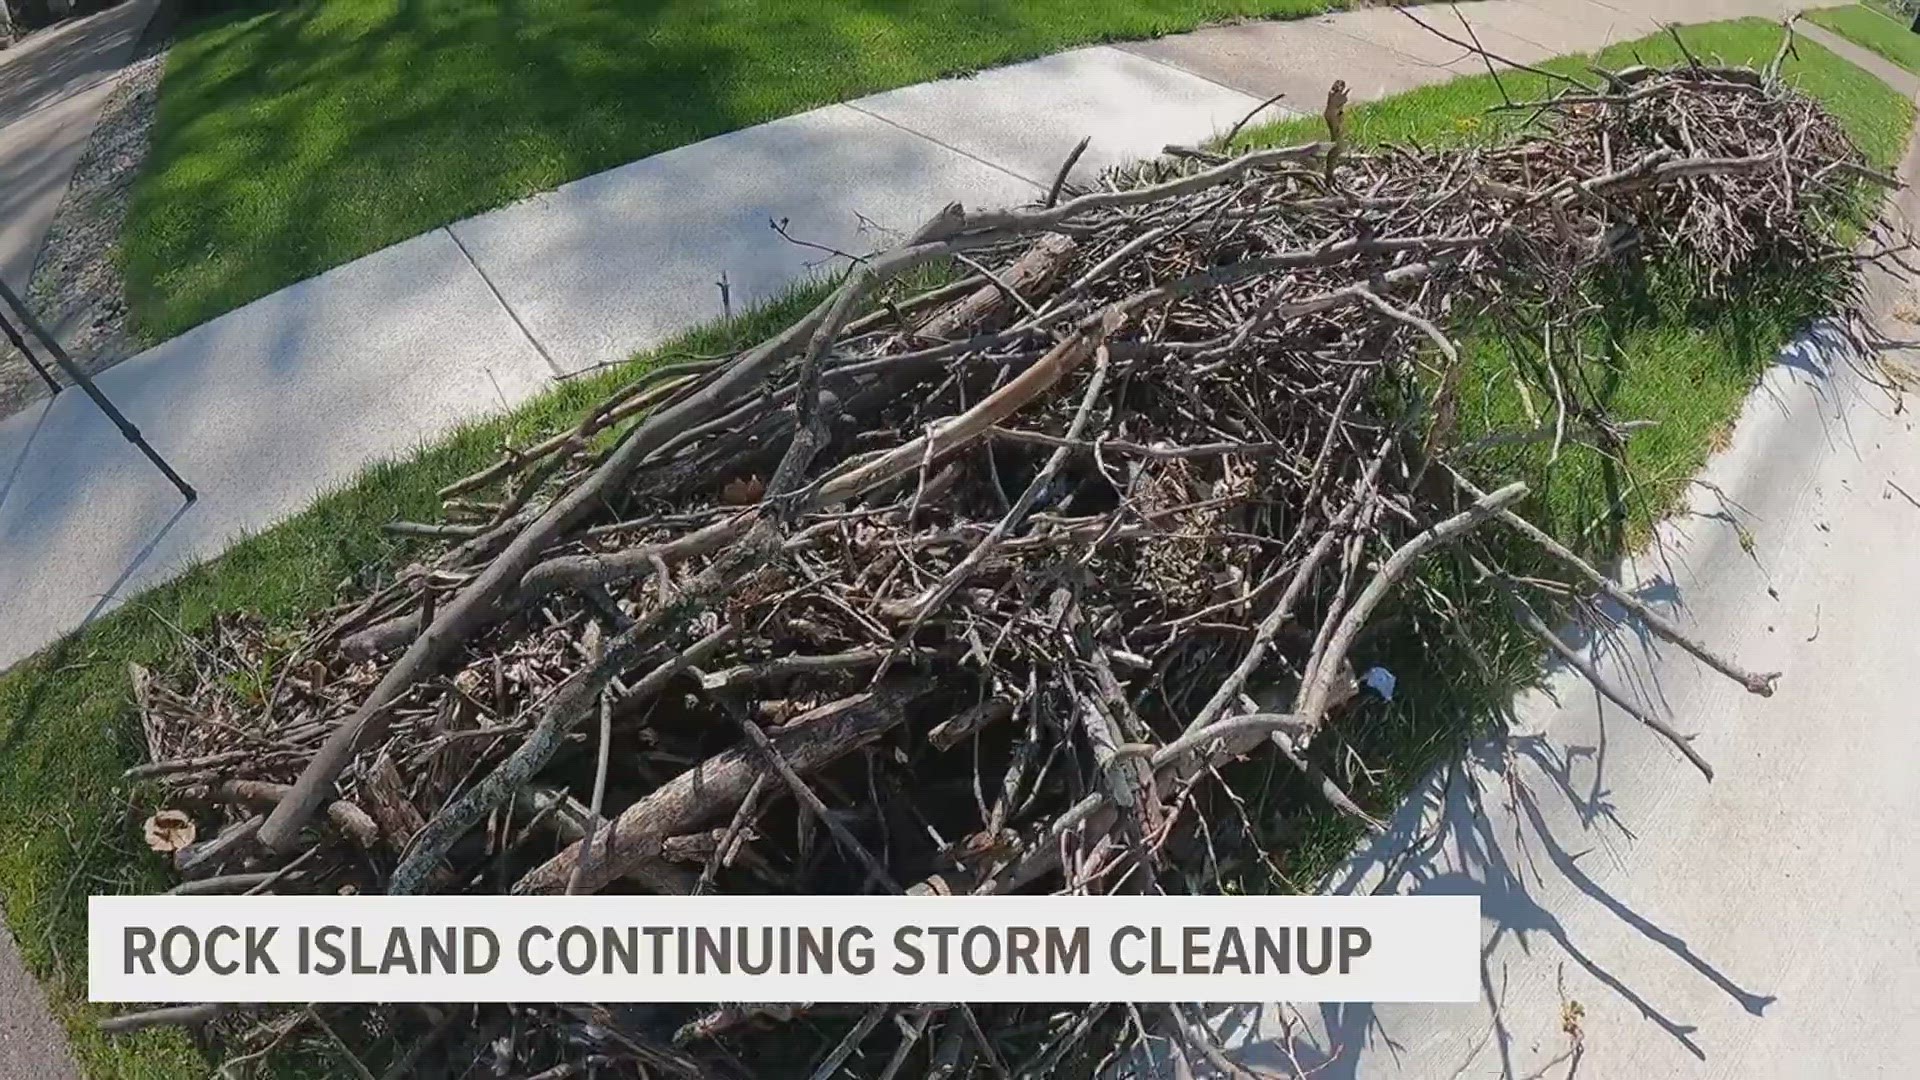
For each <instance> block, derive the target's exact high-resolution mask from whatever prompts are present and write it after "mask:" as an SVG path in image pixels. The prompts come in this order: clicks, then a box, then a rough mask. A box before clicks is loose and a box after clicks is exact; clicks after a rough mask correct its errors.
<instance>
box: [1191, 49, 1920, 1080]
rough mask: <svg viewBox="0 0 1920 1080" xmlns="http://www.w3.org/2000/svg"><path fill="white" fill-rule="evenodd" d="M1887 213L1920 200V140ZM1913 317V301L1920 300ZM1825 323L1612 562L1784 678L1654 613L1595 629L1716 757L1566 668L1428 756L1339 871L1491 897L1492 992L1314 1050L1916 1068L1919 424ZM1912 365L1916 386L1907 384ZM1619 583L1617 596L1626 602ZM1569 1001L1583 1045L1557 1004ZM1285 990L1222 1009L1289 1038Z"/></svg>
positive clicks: (1777, 1074) (1378, 1070)
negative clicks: (1281, 1005) (1435, 761)
mask: <svg viewBox="0 0 1920 1080" xmlns="http://www.w3.org/2000/svg"><path fill="white" fill-rule="evenodd" d="M1801 30H1802V32H1803V33H1805V34H1806V36H1808V37H1811V38H1814V39H1816V40H1818V41H1819V42H1820V43H1821V44H1823V45H1826V46H1828V47H1830V48H1833V49H1835V50H1836V51H1838V52H1840V53H1842V55H1845V56H1846V57H1847V58H1848V59H1850V60H1853V61H1854V62H1855V63H1858V64H1860V65H1861V66H1862V67H1865V68H1867V69H1868V70H1871V71H1874V72H1875V73H1876V74H1878V75H1880V76H1881V77H1882V78H1884V79H1886V80H1887V81H1888V82H1889V83H1890V84H1891V85H1893V86H1895V87H1896V88H1897V89H1900V90H1902V91H1903V92H1905V93H1907V94H1909V95H1916V94H1920V80H1917V79H1916V78H1915V77H1914V76H1913V75H1912V74H1911V73H1909V72H1907V71H1906V70H1904V69H1902V68H1899V67H1896V66H1894V65H1892V64H1889V63H1887V62H1886V61H1884V60H1881V59H1880V58H1879V57H1877V56H1874V55H1873V54H1871V53H1868V52H1866V51H1865V50H1863V49H1860V48H1858V47H1857V46H1854V45H1852V44H1850V43H1848V42H1846V41H1844V40H1841V39H1838V38H1836V37H1834V36H1833V35H1831V34H1828V33H1826V32H1825V31H1822V30H1820V29H1819V28H1818V27H1810V26H1807V25H1806V24H1804V23H1803V24H1802V26H1801ZM1902 178H1903V179H1904V180H1905V182H1906V184H1907V185H1908V186H1907V187H1906V188H1905V190H1904V191H1902V192H1901V193H1900V195H1899V197H1898V202H1897V204H1896V206H1895V221H1896V223H1897V224H1899V225H1902V226H1904V227H1906V228H1909V229H1912V228H1914V227H1916V225H1920V144H1915V145H1911V146H1909V149H1908V156H1907V159H1906V162H1905V163H1904V166H1903V168H1902ZM1915 296H1916V284H1915V282H1914V281H1912V280H1901V279H1897V278H1895V277H1893V276H1890V275H1884V274H1882V275H1877V276H1876V277H1875V278H1874V279H1873V282H1872V291H1871V306H1872V309H1873V310H1874V312H1875V313H1876V314H1877V315H1878V316H1879V318H1878V320H1877V322H1878V324H1879V330H1880V332H1881V333H1883V334H1884V335H1886V336H1887V337H1888V338H1889V339H1891V340H1892V341H1894V342H1896V343H1899V344H1904V345H1905V347H1895V348H1892V349H1890V350H1888V351H1886V352H1884V353H1883V354H1882V355H1883V358H1885V359H1886V360H1887V361H1888V362H1889V363H1891V364H1893V365H1897V366H1899V367H1902V368H1904V370H1905V371H1906V372H1907V374H1908V377H1909V378H1912V377H1915V376H1916V375H1920V341H1917V340H1915V339H1916V338H1920V334H1916V332H1915V327H1914V326H1913V325H1912V323H1911V322H1910V321H1903V320H1902V319H1901V318H1898V317H1896V316H1894V315H1893V314H1892V313H1893V312H1896V311H1901V310H1903V309H1905V310H1907V311H1910V310H1911V308H1912V305H1913V303H1914V299H1915ZM1909 319H1910V316H1909ZM1858 361H1859V358H1857V357H1855V356H1853V355H1851V354H1850V353H1849V351H1848V350H1847V348H1846V347H1845V345H1844V342H1843V341H1842V340H1841V339H1840V338H1839V337H1838V336H1837V335H1836V334H1834V333H1832V332H1831V331H1830V330H1821V329H1818V328H1816V330H1814V331H1813V332H1810V333H1808V334H1806V335H1804V336H1803V337H1802V338H1801V339H1800V340H1798V341H1796V342H1795V343H1794V344H1793V345H1792V346H1790V347H1789V348H1788V350H1787V351H1786V352H1785V353H1784V354H1783V355H1782V356H1781V357H1780V360H1779V363H1778V364H1777V365H1776V366H1775V367H1774V368H1773V369H1772V370H1771V371H1770V372H1769V373H1768V375H1767V376H1766V378H1765V379H1764V380H1763V381H1762V383H1761V385H1760V387H1759V388H1757V389H1756V390H1755V391H1754V393H1753V394H1752V395H1750V396H1749V398H1748V402H1747V406H1746V411H1745V414H1744V415H1743V417H1742V418H1741V421H1740V423H1739V425H1738V427H1737V428H1736V430H1735V432H1734V435H1733V438H1732V441H1731V443H1730V444H1729V446H1728V447H1727V448H1726V449H1725V450H1724V451H1722V452H1721V453H1720V454H1719V455H1717V456H1716V457H1715V458H1714V459H1713V460H1712V461H1711V462H1710V463H1709V465H1708V467H1707V469H1706V470H1705V472H1704V473H1703V474H1702V476H1701V477H1700V480H1701V483H1700V484H1698V485H1697V486H1696V487H1695V488H1694V492H1693V494H1694V497H1693V499H1692V502H1691V506H1690V508H1689V511H1688V512H1687V513H1684V514H1681V515H1678V516H1676V517H1675V518H1674V519H1672V520H1671V521H1669V522H1668V523H1667V524H1666V525H1664V526H1663V527H1662V528H1661V529H1660V530H1659V533H1658V538H1657V540H1656V542H1655V543H1654V544H1653V545H1651V546H1650V548H1649V549H1648V551H1647V552H1645V553H1643V554H1642V555H1641V557H1640V558H1638V559H1637V560H1635V561H1633V562H1632V563H1630V564H1629V565H1628V566H1627V567H1625V568H1624V569H1623V571H1622V574H1621V579H1622V580H1623V581H1624V582H1626V583H1628V584H1629V585H1631V586H1633V587H1634V588H1635V591H1636V593H1637V594H1638V595H1639V596H1640V597H1641V598H1643V599H1644V600H1646V601H1647V602H1649V603H1652V604H1655V605H1656V606H1658V607H1660V608H1661V609H1663V610H1664V611H1665V612H1666V613H1667V615H1668V617H1669V618H1670V619H1672V620H1673V621H1674V622H1675V623H1677V624H1679V625H1680V626H1681V627H1682V628H1683V629H1684V630H1685V631H1686V632H1687V633H1688V634H1690V635H1693V636H1694V638H1695V640H1698V641H1701V642H1704V643H1707V644H1709V645H1710V646H1711V647H1712V648H1714V649H1715V650H1717V651H1719V652H1720V653H1722V654H1723V655H1727V656H1731V657H1733V658H1735V659H1736V660H1737V661H1738V662H1739V663H1740V664H1742V665H1743V666H1744V667H1746V668H1747V669H1749V670H1753V671H1780V672H1783V675H1782V677H1781V679H1780V682H1779V684H1778V688H1777V690H1776V693H1775V694H1774V695H1773V696H1772V697H1768V698H1760V697H1755V696H1752V695H1750V694H1748V693H1747V692H1746V691H1745V690H1744V689H1742V688H1741V687H1739V686H1738V685H1736V684H1734V683H1732V682H1731V681H1729V680H1727V679H1726V678H1725V677H1723V676H1721V675H1719V674H1717V673H1715V672H1713V671H1711V670H1708V669H1707V668H1706V667H1704V666H1703V665H1701V664H1700V663H1698V662H1697V661H1695V660H1694V659H1693V658H1691V657H1690V656H1688V655H1687V654H1685V653H1684V652H1682V651H1681V650H1679V649H1676V648H1674V647H1672V646H1669V645H1667V644H1666V643H1664V642H1662V641H1660V640H1659V639H1657V638H1654V637H1652V636H1651V635H1650V634H1648V633H1647V632H1646V631H1645V630H1644V629H1643V628H1641V627H1639V626H1638V624H1636V623H1631V622H1627V621H1614V622H1610V623H1606V624H1603V625H1596V626H1589V627H1582V628H1580V629H1581V632H1582V636H1583V637H1584V638H1585V640H1586V642H1587V644H1586V646H1585V652H1586V654H1587V657H1588V659H1589V660H1591V661H1592V662H1593V665H1594V666H1595V667H1596V668H1597V669H1598V670H1600V671H1601V672H1603V673H1604V675H1605V677H1606V678H1607V679H1608V680H1609V681H1611V682H1612V683H1613V685H1614V686H1616V687H1619V688H1621V689H1622V690H1623V691H1624V692H1625V693H1627V694H1628V695H1629V696H1630V697H1631V698H1632V699H1633V700H1634V701H1635V702H1636V704H1638V705H1639V706H1640V707H1641V708H1643V709H1645V710H1646V711H1647V712H1649V713H1651V714H1653V715H1657V716H1663V717H1666V718H1668V719H1669V720H1670V721H1671V722H1672V723H1673V726H1674V727H1676V728H1677V729H1678V730H1680V731H1682V732H1685V733H1687V734H1690V735H1694V736H1696V742H1695V744H1694V745H1695V746H1697V747H1698V748H1699V749H1700V751H1701V752H1702V753H1703V754H1704V755H1705V756H1706V757H1707V759H1708V760H1709V761H1711V762H1712V763H1713V764H1714V765H1715V766H1716V767H1717V768H1718V772H1717V775H1716V777H1715V779H1714V780H1713V781H1712V782H1711V783H1708V782H1706V781H1705V780H1703V779H1702V778H1701V776H1700V775H1699V773H1697V772H1696V771H1695V770H1694V769H1693V767H1692V766H1691V765H1690V764H1688V763H1687V762H1686V761H1685V760H1684V759H1682V758H1681V757H1680V756H1679V755H1678V754H1677V753H1675V752H1674V751H1673V749H1672V748H1671V747H1669V746H1668V745H1667V744H1666V743H1665V742H1664V741H1662V740H1661V739H1660V738H1659V737H1658V736H1655V735H1653V733H1652V732H1650V731H1648V730H1647V729H1646V728H1644V727H1642V726H1641V725H1639V724H1638V723H1637V722H1636V721H1634V720H1633V719H1632V718H1631V717H1629V716H1627V715H1625V714H1624V713H1622V712H1621V711H1620V710H1618V709H1617V708H1615V707H1614V706H1612V705H1611V704H1608V703H1606V702H1604V701H1603V700H1601V699H1600V698H1599V696H1598V695H1597V694H1596V693H1595V692H1594V690H1593V688H1592V687H1591V686H1589V685H1588V684H1587V683H1586V681H1585V680H1584V679H1582V678H1581V677H1580V676H1579V675H1578V674H1577V673H1574V672H1571V671H1568V670H1564V669H1562V670H1560V671H1557V672H1555V673H1554V676H1553V678H1552V679H1551V680H1550V682H1549V683H1548V685H1547V687H1546V689H1545V690H1543V691H1541V692H1539V693H1535V694H1530V695H1527V696H1526V697H1524V698H1522V699H1521V700H1520V701H1519V702H1518V703H1517V705H1516V709H1515V712H1516V716H1517V723H1516V725H1515V728H1514V730H1513V732H1512V734H1511V735H1510V736H1509V737H1508V738H1507V739H1505V740H1489V741H1488V742H1485V743H1482V744H1480V745H1479V746H1477V747H1475V748H1474V749H1473V751H1472V752H1471V753H1469V754H1468V756H1467V758H1466V759H1465V760H1463V761H1460V762H1457V763H1455V764H1454V765H1452V766H1450V767H1448V768H1446V769H1444V770H1442V771H1440V772H1439V773H1437V774H1435V775H1434V776H1432V777H1430V778H1428V780H1427V782H1426V783H1424V784H1423V785H1422V786H1421V787H1420V788H1418V789H1417V790H1416V791H1415V792H1414V793H1413V795H1412V797H1410V798H1409V799H1408V800H1407V802H1406V804H1405V805H1403V806H1402V808H1401V811H1400V813H1399V814H1398V815H1397V816H1396V818H1395V819H1394V821H1393V822H1392V827H1391V830H1390V831H1389V833H1388V834H1387V835H1386V836H1384V837H1382V838H1380V839H1379V840H1378V841H1377V842H1374V843H1370V844H1368V845H1366V846H1364V847H1363V848H1362V849H1361V850H1360V851H1359V852H1357V853H1356V854H1355V856H1354V857H1353V858H1352V860H1350V862H1349V863H1348V864H1347V865H1346V866H1345V867H1343V868H1342V869H1341V870H1340V871H1339V872H1337V873H1336V874H1335V875H1334V878H1333V881H1332V882H1331V884H1330V887H1329V891H1332V892H1337V893H1358V894H1365V893H1441V894H1453V895H1459V894H1467V895H1477V896H1479V897H1481V922H1482V932H1483V935H1484V936H1483V946H1482V950H1481V982H1482V986H1481V989H1482V994H1483V997H1482V1000H1481V1001H1480V1002H1478V1003H1477V1004H1474V1005H1388V1004H1379V1005H1374V1004H1325V1005H1303V1006H1300V1007H1298V1010H1297V1011H1293V1010H1289V1014H1290V1015H1293V1016H1295V1017H1298V1018H1299V1019H1303V1020H1304V1021H1305V1024H1304V1025H1303V1026H1302V1027H1296V1028H1295V1029H1294V1030H1295V1034H1296V1037H1298V1036H1299V1035H1300V1033H1301V1032H1302V1031H1304V1032H1305V1033H1306V1034H1305V1036H1304V1038H1299V1039H1298V1041H1296V1042H1295V1044H1294V1045H1293V1057H1297V1058H1298V1059H1299V1060H1300V1061H1302V1062H1303V1063H1306V1064H1308V1065H1309V1067H1311V1066H1312V1065H1315V1064H1324V1065H1325V1068H1324V1069H1322V1070H1321V1071H1318V1072H1316V1073H1315V1074H1314V1075H1315V1076H1316V1077H1322V1078H1325V1080H1353V1078H1359V1077H1368V1078H1373V1077H1383V1078H1384V1077H1394V1078H1412V1077H1420V1078H1435V1080H1442V1078H1444V1080H1478V1078H1483V1077H1486V1078H1490V1077H1522V1076H1541V1077H1546V1076H1551V1077H1556V1078H1557V1077H1565V1076H1594V1077H1635V1076H1638V1077H1708V1076H1711V1077H1742V1078H1750V1080H1770V1078H1779V1080H1804V1078H1812V1077H1834V1078H1841V1077H1845V1078H1849V1080H1851V1078H1858V1077H1878V1076H1885V1077H1895V1076H1901V1077H1904V1076H1912V1075H1914V1074H1915V1071H1916V1066H1917V1065H1920V944H1916V943H1920V901H1916V900H1915V899H1914V898H1913V896H1912V891H1911V889H1910V887H1909V883H1911V882H1913V881H1916V880H1920V824H1916V823H1920V739H1916V737H1915V731H1914V726H1913V717H1914V708H1913V700H1914V693H1913V690H1912V688H1911V686H1909V685H1908V684H1907V683H1906V681H1905V680H1906V679H1907V678H1909V677H1910V676H1911V674H1912V673H1913V672H1915V671H1916V670H1920V641H1916V638H1915V636H1914V633H1913V630H1912V621H1913V619H1912V613H1913V612H1915V611H1920V559H1916V558H1915V557H1914V553H1915V544H1914V538H1915V537H1920V502H1916V501H1915V500H1916V499H1920V431H1916V427H1915V422H1914V420H1913V417H1912V410H1911V403H1910V401H1909V403H1908V404H1907V405H1906V406H1905V407H1904V408H1903V407H1902V406H1901V404H1900V403H1899V402H1897V401H1896V400H1894V399H1893V398H1892V397H1890V396H1889V395H1888V394H1887V393H1886V392H1885V391H1884V390H1882V389H1880V388H1879V387H1877V386H1875V385H1873V384H1872V383H1870V382H1869V381H1868V380H1867V379H1865V378H1864V377H1863V376H1862V375H1861V374H1860V372H1859V370H1858V367H1857V365H1858ZM1909 385H1911V384H1909ZM1621 614H1622V613H1620V612H1617V611H1616V612H1615V613H1614V615H1615V617H1616V619H1618V616H1619V615H1621ZM1567 1003H1577V1004H1578V1006H1579V1008H1580V1010H1581V1015H1580V1018H1579V1027H1580V1029H1581V1032H1582V1038H1581V1042H1580V1053H1579V1056H1578V1059H1577V1060H1576V1059H1574V1058H1573V1057H1572V1056H1571V1055H1572V1051H1573V1043H1572V1041H1571V1040H1570V1039H1569V1038H1568V1036H1567V1035H1566V1033H1565V1032H1564V1030H1563V1023H1564V1021H1565V1016H1566V1012H1565V1010H1566V1006H1567ZM1280 1016H1281V1013H1280V1011H1279V1010H1277V1009H1274V1008H1269V1009H1265V1010H1234V1011H1230V1012H1228V1013H1226V1014H1225V1015H1224V1016H1222V1017H1221V1024H1222V1027H1223V1028H1224V1030H1225V1031H1226V1033H1227V1035H1228V1038H1229V1040H1230V1041H1231V1042H1232V1043H1233V1044H1235V1045H1237V1046H1238V1047H1239V1050H1238V1052H1237V1056H1238V1057H1239V1058H1240V1059H1241V1060H1243V1061H1244V1062H1245V1063H1247V1064H1249V1065H1255V1066H1259V1065H1267V1066H1275V1065H1279V1064H1281V1063H1282V1062H1285V1061H1288V1060H1291V1059H1290V1058H1289V1057H1288V1055H1286V1054H1285V1053H1283V1050H1282V1046H1281V1044H1280V1041H1279V1040H1281V1039H1282V1038H1284V1034H1283V1032H1282V1027H1281V1024H1280Z"/></svg>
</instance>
